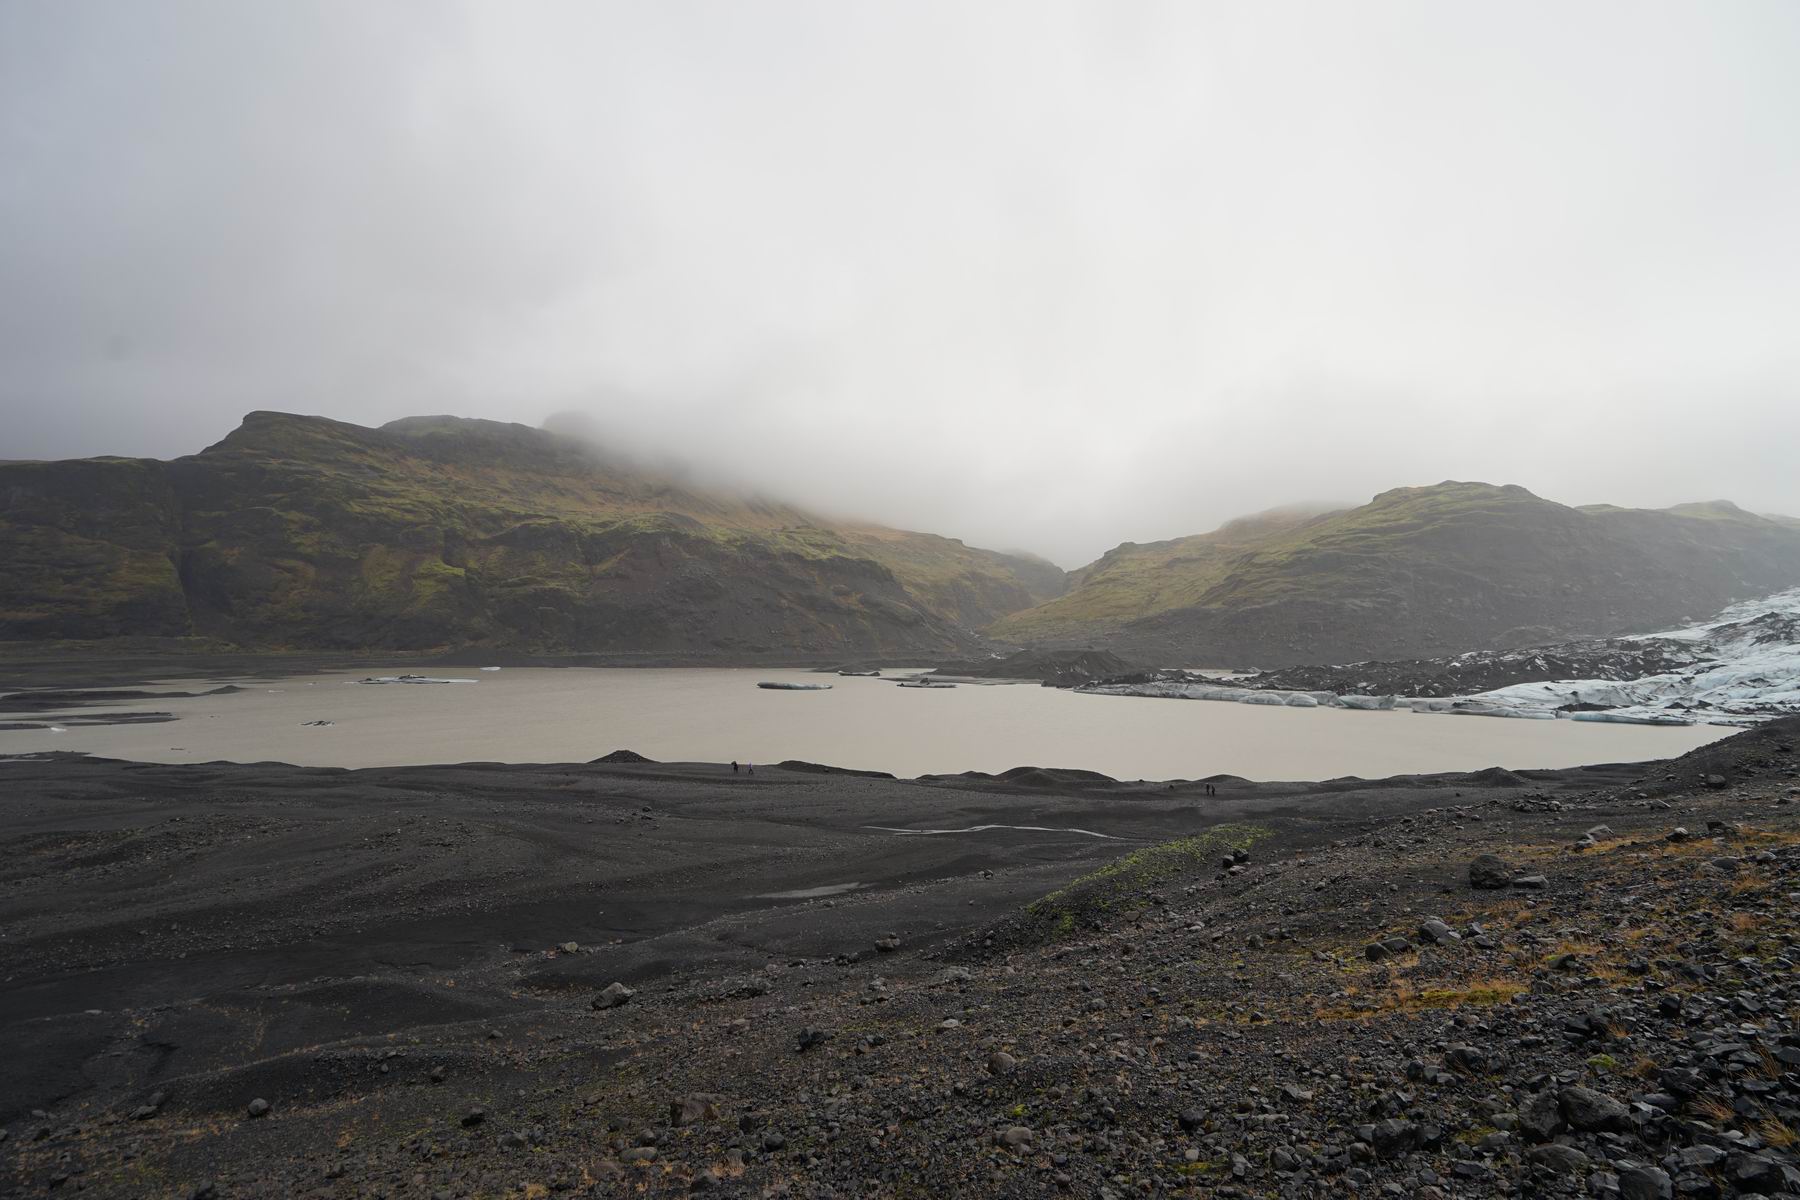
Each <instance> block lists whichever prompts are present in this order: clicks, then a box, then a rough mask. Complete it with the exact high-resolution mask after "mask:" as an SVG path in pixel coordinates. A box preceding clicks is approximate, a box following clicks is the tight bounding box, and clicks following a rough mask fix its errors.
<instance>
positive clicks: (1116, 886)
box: [1025, 822, 1274, 941]
mask: <svg viewBox="0 0 1800 1200" xmlns="http://www.w3.org/2000/svg"><path fill="white" fill-rule="evenodd" d="M1273 832H1274V831H1273V830H1271V829H1268V828H1266V827H1264V826H1262V825H1251V824H1246V823H1241V822H1239V823H1232V824H1226V825H1214V826H1213V827H1212V828H1210V829H1207V830H1205V831H1203V832H1201V833H1197V834H1194V835H1193V836H1192V837H1184V838H1181V839H1179V840H1177V841H1173V842H1163V843H1161V844H1159V845H1155V846H1146V847H1144V848H1143V849H1142V850H1135V851H1133V852H1132V853H1130V854H1127V855H1126V856H1125V857H1123V858H1120V859H1115V860H1114V861H1112V862H1110V863H1107V864H1106V865H1105V866H1104V867H1101V868H1100V869H1099V870H1097V871H1092V872H1089V873H1088V874H1086V875H1083V876H1082V877H1081V878H1079V879H1077V880H1075V881H1074V882H1072V883H1070V884H1069V885H1068V886H1067V887H1064V888H1061V889H1059V890H1057V891H1054V892H1051V893H1050V894H1049V895H1048V896H1045V897H1043V898H1042V899H1039V900H1035V901H1033V902H1032V903H1031V904H1029V905H1027V906H1026V909H1025V919H1026V926H1027V929H1026V932H1027V934H1028V935H1031V934H1035V939H1034V940H1042V941H1051V940H1056V939H1060V938H1066V937H1070V936H1073V935H1074V933H1075V932H1076V930H1078V929H1080V928H1081V927H1083V926H1088V925H1093V924H1094V923H1096V922H1097V921H1098V919H1099V918H1100V917H1102V916H1105V915H1116V914H1118V913H1121V912H1132V911H1135V910H1137V909H1140V908H1143V907H1145V906H1146V905H1148V904H1149V903H1150V898H1149V893H1150V892H1151V891H1152V890H1154V889H1156V888H1158V887H1162V886H1165V885H1167V884H1169V883H1170V882H1172V881H1174V880H1177V879H1182V878H1185V877H1187V876H1190V875H1193V874H1194V873H1196V872H1198V871H1202V870H1208V869H1211V868H1214V867H1216V866H1217V865H1218V860H1219V859H1220V858H1221V857H1223V856H1224V854H1225V853H1226V852H1227V851H1231V850H1248V849H1250V847H1251V846H1253V845H1255V844H1256V843H1257V842H1259V841H1261V840H1262V839H1263V838H1266V837H1268V836H1270V835H1271V834H1272V833H1273Z"/></svg>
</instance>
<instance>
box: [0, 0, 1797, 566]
mask: <svg viewBox="0 0 1800 1200" xmlns="http://www.w3.org/2000/svg"><path fill="white" fill-rule="evenodd" d="M1796 61H1800V8H1796V6H1794V5H1792V4H1790V3H1786V2H1784V0H1769V2H1766V3H1754V2H1744V3H1733V4H1730V5H1716V4H1706V3H1679V4H1672V3H1645V2H1642V0H1631V2H1619V3H1601V2H1595V3H1586V4H1581V5H1567V4H1549V3H1541V4H1532V3H1523V4H1509V5H1504V6H1501V5H1488V6H1475V5H1443V4H1437V3H1416V4H1414V3H1368V4H1358V5H1354V6H1350V5H1335V4H1325V3H1319V4H1278V3H1267V2H1260V0H1259V2H1257V3H1253V4H1235V5H1234V4H1219V5H1192V4H1179V3H1176V4H1156V3H1136V4H1131V5H1110V4H1102V3H1091V4H1066V3H1064V4H1056V3H1042V2H1037V0H1032V2H1018V3H1008V2H999V0H991V2H989V3H984V4H980V5H964V4H949V3H912V4H893V5H877V4H864V3H825V2H817V3H782V2H765V3H757V4H741V3H727V2H719V3H692V2H672V3H659V4H636V5H626V4H595V3H568V4H562V3H545V2H537V3H518V4H504V5H502V4H486V3H476V2H469V3H453V2H451V0H433V2H431V3H423V2H421V3H399V2H395V3H387V4H380V5H365V4H352V3H303V2H299V0H295V2H293V3H284V4H279V5H276V4H257V5H246V4H242V3H237V2H236V0H219V2H215V3H194V2H180V0H161V2H159V3H157V4H143V3H139V2H137V0H119V2H110V3H101V2H96V0H58V2H57V3H42V4H30V3H16V4H10V5H6V6H4V7H0V362H4V364H5V369H4V371H3V372H0V458H26V457H64V456H76V455H90V454H102V453H111V454H142V455H157V456H169V455H175V454H183V453H191V452H193V451H195V450H198V449H199V448H200V447H202V446H204V445H206V444H208V443H210V442H212V441H215V440H217V439H218V438H219V437H221V436H223V435H224V434H225V433H226V432H227V431H228V430H229V429H230V428H231V427H232V426H233V425H235V423H236V421H237V420H238V418H239V417H240V416H241V415H242V414H243V413H244V412H246V411H248V410H251V409H257V408H277V409H285V410H291V411H299V412H308V413H318V414H322V415H326V416H331V417H335V418H339V419H343V420H350V421H356V422H358V423H362V424H378V423H380V422H382V421H386V420H390V419H393V418H395V417H400V416H406V415H413V414H420V413H438V412H449V413H457V414H461V415H466V416H482V417H490V418H495V419H502V420H514V421H522V422H526V423H530V424H539V423H541V422H543V421H544V420H545V419H547V418H549V417H551V416H552V415H554V414H559V413H578V414H584V415H585V416H586V417H587V418H589V419H591V421H592V422H593V424H594V427H596V428H598V429H601V430H604V431H606V433H607V436H608V437H610V438H613V439H616V440H617V441H618V442H619V443H620V444H621V445H622V446H625V447H627V448H629V449H630V450H631V451H632V452H633V453H636V454H650V455H654V456H658V457H664V458H670V459H676V460H680V461H683V462H685V463H687V464H689V465H690V468H691V469H692V470H693V471H694V472H696V473H698V474H699V475H700V476H701V477H705V476H707V475H708V474H716V475H718V476H719V477H721V478H728V479H729V480H731V481H732V482H734V483H742V484H747V485H749V486H754V487H757V488H760V489H764V490H766V491H768V492H770V493H773V494H776V495H780V496H783V497H788V498H791V499H793V500H795V501H797V502H799V503H802V504H806V505H810V506H812V507H814V508H817V509H820V510H822V511H825V512H828V513H834V514H845V515H852V516H861V517H869V518H873V519H879V520H882V521H885V522H888V523H891V524H897V525H902V526H906V527H911V528H922V529H928V530H932V531H934V532H940V533H945V534H949V535H952V536H958V537H962V538H964V539H965V540H967V541H969V542H971V543H975V544H981V545H989V546H995V547H999V548H1007V549H1014V548H1017V549H1027V550H1032V551H1036V552H1038V553H1041V554H1044V555H1046V556H1048V557H1050V558H1052V559H1054V560H1055V561H1057V562H1059V563H1061V564H1062V565H1064V566H1075V565H1078V564H1079V563H1081V562H1084V561H1087V560H1089V559H1091V558H1093V557H1094V556H1096V555H1097V554H1099V553H1100V552H1102V551H1103V550H1105V549H1107V548H1108V547H1110V546H1112V545H1114V544H1116V543H1117V542H1119V541H1121V540H1135V541H1147V540H1151V539H1155V538H1163V537H1171V536H1177V535H1181V534H1187V533H1194V532H1199V531H1201V530H1204V529H1208V528H1211V527H1213V526H1215V525H1217V524H1219V523H1220V522H1221V521H1224V520H1226V519H1229V518H1231V517H1234V516H1237V515H1240V514H1242V513H1245V512H1249V511H1254V510H1257V509H1262V508H1267V507H1271V506H1274V505H1279V504H1284V503H1289V502H1293V501H1297V500H1328V501H1341V502H1347V503H1355V502H1360V501H1362V500H1365V499H1367V498H1368V496H1370V495H1371V494H1373V493H1374V492H1376V491H1379V490H1382V489H1385V488H1388V487H1392V486H1398V485H1404V484H1420V483H1431V482H1436V481H1437V480H1440V479H1444V478H1461V479H1485V480H1489V481H1491V482H1495V483H1519V484H1523V485H1525V486H1527V487H1529V488H1531V489H1532V490H1534V491H1537V492H1539V493H1540V494H1542V495H1545V496H1548V497H1550V498H1552V499H1557V500H1561V501H1565V502H1569V503H1589V502H1598V501H1608V502H1614V503H1621V504H1637V505H1657V506H1660V505H1665V504H1671V503H1676V502H1680V501H1685V500H1695V499H1710V498H1715V497H1729V498H1731V499H1733V500H1735V501H1737V502H1738V503H1740V504H1743V505H1744V506H1745V507H1747V508H1751V509H1754V510H1758V511H1785V512H1790V513H1800V471H1796V470H1795V469H1794V465H1793V454H1794V450H1795V448H1796V447H1797V446H1800V403H1797V402H1796V399H1797V391H1800V388H1797V385H1800V342H1797V341H1796V339H1795V338H1794V333H1793V331H1794V330H1795V329H1800V222H1797V221H1795V220H1794V217H1793V214H1794V213H1796V212H1800V139H1796V138H1795V137H1794V134H1793V130H1794V126H1795V123H1796V119H1797V118H1800V75H1797V74H1796V73H1795V72H1794V71H1793V69H1792V67H1793V63H1794V62H1796Z"/></svg>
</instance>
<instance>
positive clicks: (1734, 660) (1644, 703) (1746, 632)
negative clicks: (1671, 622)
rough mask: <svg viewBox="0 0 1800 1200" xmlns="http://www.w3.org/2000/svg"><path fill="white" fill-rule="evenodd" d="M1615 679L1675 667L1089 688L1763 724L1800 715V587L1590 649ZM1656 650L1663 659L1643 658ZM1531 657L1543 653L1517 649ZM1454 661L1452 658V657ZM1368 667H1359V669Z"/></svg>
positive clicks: (1204, 679)
mask: <svg viewBox="0 0 1800 1200" xmlns="http://www.w3.org/2000/svg"><path fill="white" fill-rule="evenodd" d="M1581 646H1582V648H1584V649H1587V650H1588V651H1589V654H1590V657H1594V658H1595V659H1596V661H1605V660H1606V659H1607V656H1608V654H1609V649H1610V650H1612V651H1615V652H1611V654H1610V658H1611V661H1607V662H1606V665H1607V667H1608V668H1609V673H1610V674H1620V673H1621V672H1620V671H1618V670H1617V669H1616V668H1617V666H1618V665H1619V663H1621V662H1637V663H1641V662H1657V663H1659V664H1663V663H1666V664H1675V665H1674V666H1673V669H1669V670H1665V671H1662V672H1660V673H1656V674H1649V675H1642V676H1639V677H1637V678H1624V679H1619V678H1611V679H1602V678H1590V679H1558V680H1549V681H1537V682H1531V683H1518V684H1512V685H1510V686H1506V687H1498V688H1493V689H1491V690H1488V691H1482V692H1474V693H1471V694H1469V695H1463V696H1441V695H1439V696H1429V697H1406V696H1399V695H1366V694H1355V693H1339V692H1331V691H1315V690H1305V691H1302V690H1282V689H1277V688H1272V687H1258V686H1257V685H1256V681H1255V680H1254V679H1252V680H1250V681H1248V683H1247V684H1224V683H1222V682H1221V681H1220V680H1219V679H1217V678H1215V677H1213V676H1211V675H1207V674H1205V673H1202V672H1194V671H1161V672H1157V673H1156V674H1155V676H1154V677H1152V678H1149V679H1143V678H1138V679H1133V680H1129V681H1126V680H1119V681H1106V680H1101V681H1099V682H1096V683H1090V684H1084V685H1082V686H1081V687H1078V688H1076V689H1075V690H1076V691H1079V692H1086V693H1090V694H1094V695H1104V696H1155V697H1163V698H1167V699H1173V700H1211V701H1220V702H1227V703H1238V704H1257V705H1269V706H1284V707H1293V708H1316V707H1330V708H1340V709H1351V710H1365V711H1367V710H1387V709H1394V708H1409V709H1411V710H1412V711H1413V712H1417V713H1444V714H1450V715H1456V716H1477V717H1504V718H1511V719H1515V720H1540V721H1543V720H1555V719H1558V718H1566V719H1569V720H1575V721H1604V722H1615V723H1626V724H1638V725H1694V724H1699V723H1705V724H1711V725H1754V724H1758V723H1760V722H1762V721H1766V720H1769V719H1771V718H1774V717H1778V716H1786V715H1790V714H1797V713H1800V587H1796V588H1791V589H1789V590H1787V591H1784V592H1778V593H1776V594H1775V595H1773V596H1768V597H1765V598H1763V599H1760V600H1747V601H1742V602H1739V603H1737V604H1733V605H1731V606H1730V607H1728V608H1726V609H1725V610H1724V611H1723V612H1721V613H1719V614H1718V615H1717V616H1716V617H1714V618H1713V619H1711V620H1709V621H1705V622H1702V623H1700V624H1696V625H1689V626H1685V627H1683V628H1680V629H1672V630H1667V631H1664V632H1661V633H1648V634H1637V635H1631V636H1627V637H1620V638H1614V639H1610V640H1608V641H1607V642H1605V643H1592V644H1589V643H1583V644H1581ZM1643 650H1654V651H1655V653H1649V654H1646V653H1642V652H1641V651H1643ZM1517 653H1518V654H1519V655H1520V656H1522V657H1523V658H1525V659H1527V660H1529V659H1530V658H1531V656H1532V655H1533V653H1534V652H1533V651H1531V650H1529V649H1527V650H1521V651H1518V652H1517ZM1446 661H1449V660H1446ZM1358 665H1360V664H1351V666H1350V668H1346V670H1347V671H1350V672H1353V671H1354V668H1355V667H1356V666H1358Z"/></svg>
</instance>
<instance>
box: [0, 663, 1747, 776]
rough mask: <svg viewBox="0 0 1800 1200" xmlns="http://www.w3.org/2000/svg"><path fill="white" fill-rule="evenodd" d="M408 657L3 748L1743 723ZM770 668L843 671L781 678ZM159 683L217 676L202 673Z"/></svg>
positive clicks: (1247, 756)
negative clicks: (803, 688)
mask: <svg viewBox="0 0 1800 1200" xmlns="http://www.w3.org/2000/svg"><path fill="white" fill-rule="evenodd" d="M406 669H415V670H416V669H417V668H398V669H394V670H376V671H372V672H362V671H359V672H354V673H335V674H322V675H311V676H298V677H294V678H289V679H282V680H277V681H273V682H271V681H267V680H243V679H237V680H229V679H220V680H218V681H217V682H219V683H226V682H235V683H237V684H238V685H239V686H241V687H244V688H246V689H247V690H245V691H242V692H239V693H236V694H232V695H224V696H205V697H197V698H193V699H170V700H160V699H159V700H145V701H134V702H131V703H129V704H123V705H120V706H119V707H120V709H121V710H122V711H140V712H141V711H146V710H166V711H169V712H172V713H175V714H176V715H178V716H179V717H180V719H179V720H177V721H173V722H169V723H164V724H155V725H118V726H100V727H86V728H84V727H79V726H71V727H69V728H68V729H67V731H66V732H63V733H52V732H49V731H45V730H25V731H0V754H5V753H20V752H26V751H37V750H78V751H85V752H88V753H90V754H96V755H102V756H106V757H111V758H126V759H136V760H141V761H153V762H205V761H209V760H217V759H223V760H230V761H236V762H258V761H279V762H288V763H298V764H303V765H311V766H346V767H366V766H388V765H402V764H420V763H447V762H470V761H501V762H580V761H586V760H588V759H592V758H597V757H599V756H600V755H602V754H605V753H607V752H609V751H612V750H618V749H630V750H635V751H637V752H638V753H640V754H645V755H648V756H649V757H651V758H656V759H663V760H667V761H683V760H685V761H710V762H724V761H727V760H730V759H737V760H739V761H742V762H758V763H773V762H778V761H780V760H782V759H787V758H798V759H805V760H808V761H811V762H822V763H830V764H834V765H837V766H847V767H859V768H863V769H870V770H880V771H891V772H893V773H894V774H896V775H901V776H913V775H919V774H925V773H933V772H954V771H965V770H979V771H1003V770H1006V769H1007V768H1009V767H1016V766H1021V765H1032V766H1049V767H1081V768H1085V769H1088V770H1094V771H1102V772H1104V773H1106V774H1108V775H1112V776H1115V777H1117V778H1123V779H1176V778H1187V779H1192V778H1198V777H1200V776H1205V775H1211V774H1215V773H1227V774H1233V775H1242V776H1245V777H1247V778H1251V779H1328V778H1334V777H1336V776H1340V775H1361V776H1364V777H1367V778H1376V777H1381V776H1386V775H1398V774H1412V773H1421V772H1430V771H1464V770H1475V769H1478V768H1481V767H1488V766H1504V767H1513V768H1519V767H1568V766H1578V765H1581V764H1584V763H1595V762H1629V761H1636V760H1641V759H1652V758H1665V757H1669V756H1671V755H1676V754H1681V753H1683V752H1685V751H1687V750H1690V749H1693V748H1694V747H1696V746H1699V745H1703V744H1704V743H1706V742H1709V741H1714V740H1716V739H1718V738H1721V737H1725V736H1727V735H1729V734H1730V733H1732V732H1734V731H1733V730H1731V729H1728V728H1724V727H1718V726H1694V727H1691V728H1672V729H1658V728H1651V727H1638V726H1627V725H1605V724H1599V723H1585V722H1573V721H1520V720H1500V719H1493V718H1480V717H1453V716H1442V715H1435V716H1427V715H1423V714H1415V713H1411V712H1404V711H1401V712H1349V711H1343V710H1336V709H1326V708H1313V709H1306V708H1285V707H1272V706H1259V705H1241V704H1222V703H1215V702H1207V701H1181V700H1153V699H1144V698H1138V697H1124V696H1091V695H1080V694H1077V693H1074V692H1068V691H1062V690H1058V689H1054V688H1043V687H1037V686H1033V685H999V686H974V685H966V684H965V685H963V686H960V687H957V688H955V689H946V690H942V691H938V690H921V689H914V688H900V687H896V686H895V685H894V683H893V682H891V681H890V680H883V679H847V678H841V677H835V676H822V675H814V674H810V673H808V672H805V671H780V670H773V671H772V670H712V669H700V668H688V669H679V670H600V669H566V670H553V669H507V670H504V671H492V672H486V671H474V670H461V669H457V670H443V671H441V672H434V674H439V675H442V676H444V677H452V676H455V677H460V678H464V679H472V680H475V681H476V682H474V683H462V684H440V685H401V684H389V685H385V686H370V685H366V684H358V683H356V682H355V681H356V680H357V679H359V678H362V677H363V676H364V675H367V674H389V673H398V671H400V670H406ZM758 680H772V681H774V680H784V681H792V682H802V683H816V682H822V681H829V682H831V683H832V685H833V687H832V690H830V691H826V692H785V691H769V690H764V689H759V688H758V687H756V683H757V681H758ZM153 686H167V687H169V688H171V689H172V690H187V691H197V690H201V687H200V686H199V685H197V684H196V683H195V681H192V680H185V681H182V682H180V683H171V684H167V685H153ZM4 707H5V701H4V699H0V709H4ZM80 711H82V712H84V713H92V712H96V711H102V710H99V709H83V710H80ZM0 719H4V718H3V717H0ZM16 719H29V720H43V719H44V718H43V717H42V716H39V715H33V716H28V717H22V718H16ZM307 721H330V722H332V724H331V725H330V726H328V727H310V726H307V725H305V724H304V722H307ZM0 777H3V776H0Z"/></svg>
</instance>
